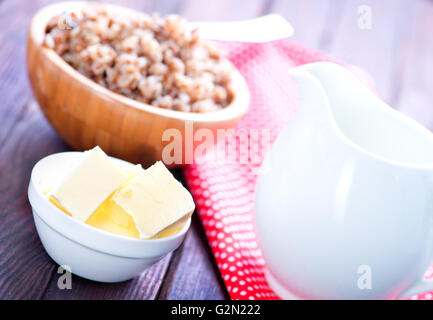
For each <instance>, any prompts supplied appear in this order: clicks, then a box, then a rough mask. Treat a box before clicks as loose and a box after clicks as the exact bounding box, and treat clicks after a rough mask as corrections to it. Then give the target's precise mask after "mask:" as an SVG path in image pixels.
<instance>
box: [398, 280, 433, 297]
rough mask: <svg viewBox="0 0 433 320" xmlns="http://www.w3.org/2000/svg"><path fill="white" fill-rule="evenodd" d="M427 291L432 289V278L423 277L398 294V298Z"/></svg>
mask: <svg viewBox="0 0 433 320" xmlns="http://www.w3.org/2000/svg"><path fill="white" fill-rule="evenodd" d="M427 291H433V278H431V279H425V278H423V279H422V280H420V281H418V282H415V283H414V284H412V285H411V286H410V287H409V288H408V289H406V291H404V292H403V293H402V294H400V296H399V299H405V298H409V297H412V296H414V295H417V294H420V293H424V292H427Z"/></svg>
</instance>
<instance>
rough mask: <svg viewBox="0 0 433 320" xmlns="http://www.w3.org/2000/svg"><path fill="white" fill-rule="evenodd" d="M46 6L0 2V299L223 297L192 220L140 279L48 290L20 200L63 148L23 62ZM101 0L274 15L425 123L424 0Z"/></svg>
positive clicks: (193, 14)
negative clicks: (39, 169)
mask: <svg viewBox="0 0 433 320" xmlns="http://www.w3.org/2000/svg"><path fill="white" fill-rule="evenodd" d="M50 2H52V1H50V0H33V1H24V0H20V1H17V0H0V44H1V49H0V62H1V63H0V174H1V179H0V299H224V298H228V295H227V292H226V290H225V287H224V284H223V283H222V280H221V278H220V275H219V273H218V270H217V268H216V265H215V262H214V259H213V257H212V255H211V253H210V249H209V247H208V244H207V242H206V238H205V236H204V232H203V229H202V226H201V224H200V221H199V219H198V217H197V216H195V217H194V219H193V224H192V228H191V230H190V231H189V233H188V235H187V238H186V240H185V242H184V244H183V245H182V246H181V247H180V248H179V249H178V250H176V251H175V252H174V253H173V254H171V255H169V256H167V257H166V258H164V259H163V260H162V261H160V262H159V263H157V264H156V265H154V266H152V267H151V268H149V269H148V270H147V271H145V272H144V273H143V274H141V276H139V277H137V278H135V279H133V280H131V281H128V282H124V283H119V284H100V283H96V282H92V281H87V280H84V279H81V278H79V277H76V276H73V278H72V289H71V290H60V289H58V286H57V281H58V278H59V276H60V275H59V274H58V273H57V268H58V267H57V265H56V264H55V263H54V262H53V261H52V260H51V259H50V258H49V257H48V255H47V254H46V253H45V251H44V250H43V248H42V246H41V243H40V241H39V238H38V236H37V234H36V230H35V226H34V223H33V218H32V214H31V209H30V205H29V202H28V199H27V185H28V182H29V176H30V170H31V168H32V166H33V165H34V164H35V162H37V161H38V160H39V159H40V158H42V157H44V156H46V155H48V154H51V153H54V152H60V151H65V150H68V147H67V146H66V145H65V144H63V143H62V141H61V140H60V139H59V137H58V136H57V135H56V134H55V132H54V131H53V129H52V128H51V127H50V126H49V125H48V123H47V121H46V120H45V119H44V117H43V116H42V114H41V112H40V111H39V108H38V105H37V103H36V102H35V100H34V98H33V96H32V92H31V89H30V87H29V82H28V79H27V74H26V67H25V59H24V57H25V39H26V34H27V28H28V24H29V22H30V19H31V17H32V15H33V14H34V13H35V11H36V10H37V9H38V8H40V7H42V6H44V5H46V4H48V3H50ZM110 2H114V3H120V4H124V5H126V6H129V7H132V8H136V9H139V10H143V11H146V12H153V11H159V12H160V13H161V14H166V13H171V12H177V13H180V14H182V15H184V16H186V17H187V18H188V19H190V20H196V21H198V20H200V21H203V20H214V21H216V20H238V19H246V18H251V17H256V16H260V15H263V14H267V13H270V12H276V13H279V14H281V15H282V16H284V17H285V18H287V19H288V20H289V21H290V22H291V23H292V25H293V26H294V28H295V30H296V33H295V36H294V37H293V41H296V42H299V43H302V44H304V45H306V46H309V47H314V48H317V49H319V50H323V51H325V52H327V53H329V54H330V55H332V56H334V57H336V58H338V59H340V60H342V61H345V62H346V63H351V64H355V65H358V66H360V67H362V68H364V69H365V70H367V71H368V72H369V73H370V74H371V75H372V77H373V78H374V80H375V81H376V85H377V90H378V93H379V95H380V96H381V97H382V98H383V99H384V100H385V101H386V102H387V103H389V104H390V105H392V106H393V107H395V108H397V109H399V110H401V111H402V112H404V113H406V114H408V115H409V116H411V117H413V118H415V119H416V120H418V121H419V122H421V123H422V124H423V125H425V126H427V127H428V128H429V129H432V128H433V90H432V89H433V81H432V79H431V77H432V75H433V1H431V0H416V1H409V0H380V1H374V0H209V1H204V0H183V1H182V0H148V1H145V0H142V1H140V0H136V1H134V0H131V1H110ZM362 5H366V6H368V7H367V9H368V8H369V9H371V13H372V21H371V22H372V25H371V29H368V28H367V29H363V28H360V27H359V22H360V21H359V19H360V18H362V17H361V15H362V12H359V11H358V10H361V11H362V10H363V8H365V7H360V6H362ZM176 174H177V175H178V177H181V173H180V172H176Z"/></svg>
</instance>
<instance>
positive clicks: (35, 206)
mask: <svg viewBox="0 0 433 320" xmlns="http://www.w3.org/2000/svg"><path fill="white" fill-rule="evenodd" d="M80 154H83V152H79V151H67V152H58V153H53V154H50V155H48V156H46V157H44V158H42V159H40V160H39V161H38V162H36V164H35V165H34V166H33V169H32V171H31V175H30V182H29V190H28V198H29V202H30V205H31V207H32V210H33V213H34V214H37V215H38V217H39V218H40V219H42V220H43V221H44V222H45V223H46V224H47V225H48V226H49V227H50V228H51V229H53V230H54V231H56V232H58V233H59V234H61V235H62V236H64V237H66V238H68V239H69V240H71V241H74V242H77V243H79V244H80V245H83V246H86V247H88V248H91V249H93V250H97V251H100V252H104V253H108V254H111V255H115V256H123V257H129V258H139V257H134V256H130V255H121V254H117V253H113V252H110V250H103V249H101V248H97V247H95V246H92V245H89V244H88V243H86V241H80V240H81V239H77V238H74V237H70V236H68V235H66V234H65V233H64V232H62V230H59V228H57V227H56V226H55V225H54V224H53V223H52V222H50V221H47V220H48V219H46V218H47V217H49V216H53V217H54V218H55V219H60V220H63V221H64V225H65V227H66V226H67V224H72V226H74V227H77V228H80V229H83V230H84V231H85V232H90V233H93V234H96V235H99V236H100V237H103V238H106V239H107V240H108V241H117V242H123V245H128V244H131V245H158V244H160V245H161V244H169V243H170V242H172V241H175V240H178V239H179V238H183V237H184V236H185V234H186V232H187V231H188V230H189V227H190V225H191V217H190V218H189V219H188V220H187V222H186V223H185V225H184V226H183V227H182V229H180V230H179V231H177V232H176V233H175V234H173V235H171V236H168V237H163V238H157V239H136V238H131V237H127V236H122V235H118V234H115V233H111V232H108V231H105V230H101V229H98V228H96V227H93V226H91V225H88V224H86V223H85V222H84V221H81V220H78V219H75V218H73V217H71V216H69V215H67V214H65V213H64V212H63V211H62V210H60V209H59V208H57V207H56V206H55V205H53V204H52V203H51V202H50V201H49V199H48V197H47V196H46V195H45V194H44V192H43V190H42V189H41V188H40V184H38V183H37V181H36V175H37V174H38V173H37V171H38V170H39V169H40V166H41V164H42V163H43V162H44V161H47V159H49V158H55V157H60V158H62V157H65V156H66V157H68V156H72V157H77V156H79V155H80ZM71 159H72V158H71ZM110 159H111V160H112V161H114V162H116V163H122V164H123V165H126V166H133V164H132V163H130V162H128V161H125V160H121V159H118V158H114V157H110ZM60 161H61V160H60ZM36 198H37V199H36ZM36 202H38V203H36ZM41 210H42V211H44V214H41ZM45 216H46V217H45ZM62 224H63V223H62Z"/></svg>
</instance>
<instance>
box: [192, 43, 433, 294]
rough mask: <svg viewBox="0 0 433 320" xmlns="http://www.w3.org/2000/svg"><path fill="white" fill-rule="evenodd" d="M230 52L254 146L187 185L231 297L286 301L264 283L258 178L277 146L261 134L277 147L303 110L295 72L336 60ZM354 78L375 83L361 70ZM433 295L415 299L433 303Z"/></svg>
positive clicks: (265, 46) (216, 160)
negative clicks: (245, 96)
mask: <svg viewBox="0 0 433 320" xmlns="http://www.w3.org/2000/svg"><path fill="white" fill-rule="evenodd" d="M223 46H224V47H225V48H226V49H227V53H228V57H229V59H230V60H231V61H232V62H233V63H234V64H235V66H236V67H237V68H238V69H239V71H240V72H241V73H242V75H243V76H244V78H245V79H246V81H247V84H248V87H249V90H250V93H251V103H250V109H249V111H248V113H247V115H246V116H245V117H244V118H243V120H242V121H241V122H240V123H239V124H238V126H237V128H236V129H235V132H236V131H237V130H241V131H242V134H246V135H247V136H248V141H249V143H248V146H247V147H246V148H245V147H244V148H242V147H240V145H241V143H242V141H240V138H239V137H238V136H235V137H234V138H233V137H231V138H230V137H229V138H227V139H225V140H224V141H223V142H222V143H219V144H218V145H217V147H216V148H214V150H213V151H212V152H208V153H207V154H206V155H205V156H204V158H202V159H200V162H199V164H198V163H196V164H193V165H190V166H188V167H186V168H185V170H184V175H185V180H186V182H187V185H188V187H189V190H190V191H191V193H192V195H193V197H194V200H195V203H196V206H197V213H198V215H199V216H200V219H201V221H202V224H203V227H204V229H205V232H206V236H207V239H208V241H209V244H210V247H211V249H212V252H213V255H214V256H215V259H216V262H217V265H218V268H219V270H220V272H221V275H222V278H223V280H224V283H225V285H226V287H227V290H228V292H229V294H230V297H231V298H232V299H250V300H254V299H279V298H278V296H277V295H276V294H275V293H274V292H273V291H272V290H271V289H270V288H269V286H268V284H267V282H266V279H265V277H264V270H265V261H264V260H263V257H262V254H261V252H260V249H259V246H258V243H257V239H256V234H255V231H254V189H255V184H256V179H257V172H258V169H259V168H260V164H261V161H262V159H263V155H264V151H266V149H267V148H268V147H269V144H263V143H261V142H262V141H263V137H262V136H261V135H260V134H266V135H268V136H269V137H270V141H274V140H275V138H276V137H277V135H278V133H279V132H280V130H281V129H282V128H283V127H284V126H285V125H287V124H288V123H289V122H290V120H291V119H292V116H293V114H294V112H295V110H296V105H297V92H296V91H295V90H294V86H293V84H294V83H293V82H292V81H293V80H292V79H291V78H290V77H289V74H288V70H289V69H290V68H292V67H294V66H297V65H301V64H305V63H309V62H315V61H325V60H326V61H333V60H332V59H331V58H329V57H328V56H326V55H325V54H323V53H321V52H318V51H315V50H312V49H307V48H304V47H302V46H300V45H298V44H294V43H291V42H289V41H287V40H279V41H274V42H269V43H262V44H257V43H250V44H249V43H224V44H223ZM353 71H354V72H355V73H356V74H357V75H358V76H360V77H361V78H362V79H363V80H366V81H369V79H368V76H366V74H365V73H363V72H362V71H360V70H359V69H358V68H354V69H353ZM369 84H370V85H371V83H369ZM256 133H258V134H256ZM243 141H245V140H243ZM252 145H259V146H260V147H259V149H261V150H259V152H255V154H254V155H252V154H251V148H250V146H252ZM230 148H231V149H230ZM256 149H257V148H256ZM227 150H235V153H236V157H227V154H228V153H229V152H228V151H227ZM224 151H225V152H224ZM256 151H257V150H256ZM240 159H247V161H240ZM196 160H197V159H196ZM431 273H432V275H433V270H432V271H431ZM432 293H433V292H431V293H425V294H423V295H419V296H416V297H414V299H433V294H432Z"/></svg>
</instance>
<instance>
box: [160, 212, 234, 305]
mask: <svg viewBox="0 0 433 320" xmlns="http://www.w3.org/2000/svg"><path fill="white" fill-rule="evenodd" d="M222 281H223V280H222V279H221V276H220V273H219V271H218V269H217V267H216V265H215V263H214V258H213V256H212V254H211V252H210V248H209V246H208V243H207V240H206V236H205V234H204V232H203V228H202V225H201V222H200V219H199V218H198V216H197V215H196V214H195V215H194V217H193V220H192V226H191V230H190V231H189V233H188V234H187V236H186V239H185V241H184V243H183V245H182V246H181V247H180V248H179V249H178V250H177V251H176V252H175V254H174V256H173V259H172V261H171V263H170V267H169V269H168V271H167V275H166V278H165V281H164V284H163V286H162V288H161V292H160V294H159V296H158V299H169V300H170V299H184V300H215V299H227V298H228V293H227V291H226V288H225V285H224V283H223V282H222Z"/></svg>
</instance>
